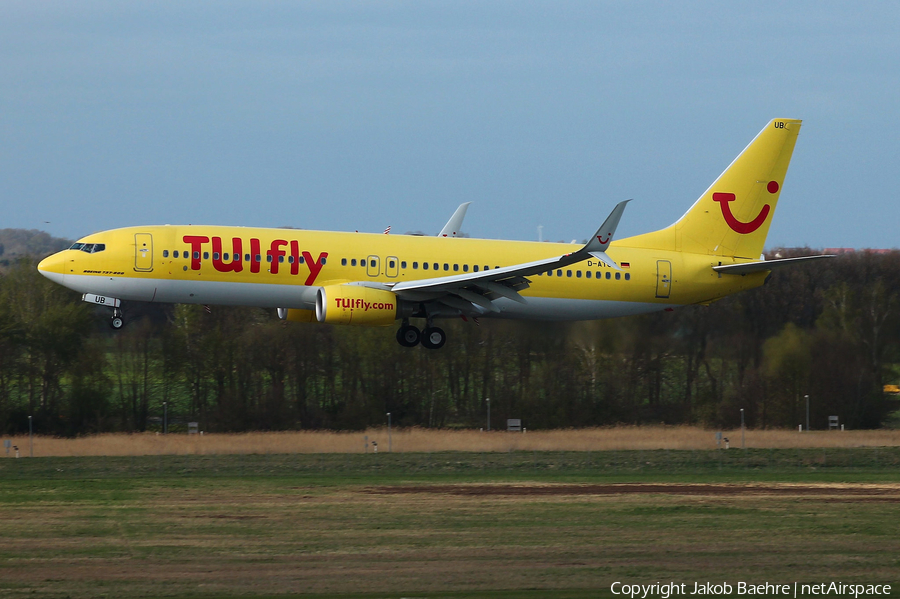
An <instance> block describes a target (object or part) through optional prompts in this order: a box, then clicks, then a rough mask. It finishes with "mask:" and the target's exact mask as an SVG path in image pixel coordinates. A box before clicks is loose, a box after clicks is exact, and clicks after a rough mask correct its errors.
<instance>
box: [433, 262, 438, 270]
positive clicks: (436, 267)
mask: <svg viewBox="0 0 900 599" xmlns="http://www.w3.org/2000/svg"><path fill="white" fill-rule="evenodd" d="M434 269H435V270H437V269H438V263H437V262H435V263H434Z"/></svg>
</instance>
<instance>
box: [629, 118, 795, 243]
mask: <svg viewBox="0 0 900 599" xmlns="http://www.w3.org/2000/svg"><path fill="white" fill-rule="evenodd" d="M799 132H800V121H799V120H796V119H774V120H772V121H770V122H769V124H768V125H766V126H765V128H763V130H762V131H760V132H759V135H757V136H756V137H755V138H754V139H753V141H751V142H750V145H748V146H747V147H746V148H744V151H743V152H741V153H740V155H739V156H738V157H737V158H735V159H734V162H732V163H731V164H730V165H729V167H728V168H727V169H725V172H723V173H722V174H721V175H719V178H718V179H716V181H715V183H713V184H712V185H711V186H710V187H709V189H707V190H706V191H705V192H704V193H703V195H702V196H700V198H699V199H698V200H697V201H696V202H694V205H693V206H691V208H690V210H688V211H687V212H686V213H685V214H684V216H682V217H681V218H680V219H678V221H677V222H676V223H675V224H673V225H671V226H670V227H667V228H665V229H663V230H661V231H656V232H654V233H647V234H646V235H640V236H638V237H634V238H632V239H629V240H628V245H629V246H636V247H652V248H658V249H671V250H677V251H684V252H692V253H698V254H712V255H716V256H736V257H740V258H753V259H756V258H759V255H760V254H761V253H762V251H763V245H764V244H765V242H766V235H767V234H768V233H769V225H771V223H772V215H773V214H774V213H775V206H776V204H777V203H778V196H779V195H780V194H781V188H782V185H783V184H784V177H785V175H786V174H787V169H788V164H790V161H791V155H792V154H793V152H794V144H795V143H796V141H797V134H798V133H799Z"/></svg>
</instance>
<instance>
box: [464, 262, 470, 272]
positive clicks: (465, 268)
mask: <svg viewBox="0 0 900 599" xmlns="http://www.w3.org/2000/svg"><path fill="white" fill-rule="evenodd" d="M463 272H469V265H468V264H463Z"/></svg>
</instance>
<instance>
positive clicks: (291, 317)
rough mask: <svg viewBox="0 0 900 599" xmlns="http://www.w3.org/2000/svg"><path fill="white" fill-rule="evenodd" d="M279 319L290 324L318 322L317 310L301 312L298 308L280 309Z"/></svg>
mask: <svg viewBox="0 0 900 599" xmlns="http://www.w3.org/2000/svg"><path fill="white" fill-rule="evenodd" d="M278 318H280V319H281V320H287V321H288V322H316V311H315V310H300V309H297V308H278Z"/></svg>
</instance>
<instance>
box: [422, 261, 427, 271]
mask: <svg viewBox="0 0 900 599" xmlns="http://www.w3.org/2000/svg"><path fill="white" fill-rule="evenodd" d="M422 270H428V263H427V262H423V263H422Z"/></svg>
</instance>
